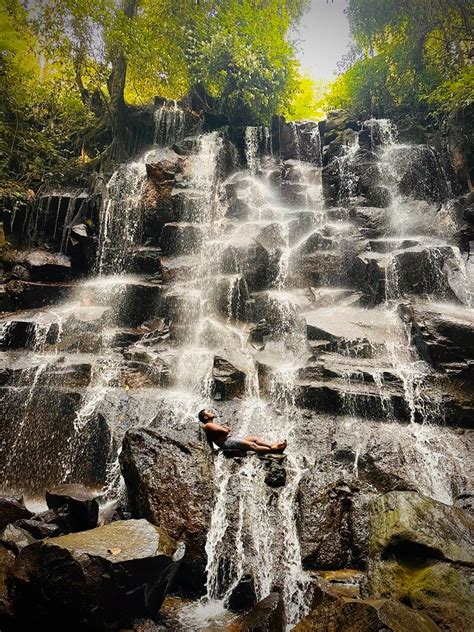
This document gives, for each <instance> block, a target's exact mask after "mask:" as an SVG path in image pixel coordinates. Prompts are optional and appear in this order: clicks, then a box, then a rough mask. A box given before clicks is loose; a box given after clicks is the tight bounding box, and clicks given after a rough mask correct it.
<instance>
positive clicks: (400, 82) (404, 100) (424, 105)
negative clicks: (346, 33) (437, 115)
mask: <svg viewBox="0 0 474 632" xmlns="http://www.w3.org/2000/svg"><path fill="white" fill-rule="evenodd" d="M348 18H349V23H350V26H351V31H352V34H353V36H354V39H355V43H356V49H357V53H356V55H355V59H354V61H353V63H352V64H351V65H350V68H349V69H347V70H346V72H345V73H343V74H342V75H341V76H340V77H339V78H338V79H337V80H336V82H335V84H334V86H333V89H332V90H331V91H330V93H329V95H328V101H329V103H330V105H333V106H334V105H343V107H346V108H348V109H351V110H352V111H354V112H363V113H364V114H369V115H370V114H380V113H385V114H392V115H395V116H396V115H397V113H398V114H401V113H403V112H410V113H411V114H415V115H416V113H417V112H419V113H420V114H424V115H426V113H427V112H429V111H430V108H431V106H432V105H436V106H437V107H440V108H443V107H444V106H445V104H446V103H447V101H449V103H450V106H449V107H453V106H454V103H453V101H454V99H453V98H452V96H448V95H450V94H451V95H452V92H450V87H453V86H454V85H456V86H459V85H460V83H461V81H462V78H464V79H466V78H468V77H469V73H470V71H469V68H470V59H469V55H470V53H471V52H472V46H473V32H472V21H471V18H472V8H470V7H469V3H466V2H465V1H464V0H348ZM443 86H444V88H443ZM471 86H472V84H471ZM467 92H470V97H469V96H468V94H467ZM462 98H463V101H464V102H466V101H467V100H469V98H472V89H471V90H468V91H466V90H464V91H463V97H462ZM446 99H447V101H446Z"/></svg>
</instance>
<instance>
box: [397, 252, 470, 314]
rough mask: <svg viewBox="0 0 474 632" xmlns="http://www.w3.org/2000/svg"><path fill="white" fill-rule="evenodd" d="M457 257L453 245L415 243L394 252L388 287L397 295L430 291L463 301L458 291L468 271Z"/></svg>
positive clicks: (436, 294)
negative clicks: (419, 244)
mask: <svg viewBox="0 0 474 632" xmlns="http://www.w3.org/2000/svg"><path fill="white" fill-rule="evenodd" d="M456 259H457V252H456V250H455V249H454V248H453V247H452V246H430V247H428V246H414V247H412V248H406V249H405V250H398V251H395V252H393V253H392V255H391V259H390V261H389V264H388V267H387V274H388V277H387V278H388V283H389V287H388V289H389V290H390V292H391V293H392V294H394V295H395V296H396V295H398V296H403V295H406V294H431V295H433V296H435V297H437V298H440V299H445V300H453V299H455V300H456V298H459V300H461V301H462V298H463V296H462V294H460V291H459V290H461V288H465V286H466V274H465V270H463V269H462V267H461V265H460V264H459V263H458V262H457V261H456ZM455 263H458V265H457V266H455V265H454V264H455ZM457 294H460V296H459V297H457ZM467 300H468V297H467V296H466V301H467ZM462 302H463V301H462Z"/></svg>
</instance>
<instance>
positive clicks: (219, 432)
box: [204, 421, 230, 448]
mask: <svg viewBox="0 0 474 632" xmlns="http://www.w3.org/2000/svg"><path fill="white" fill-rule="evenodd" d="M204 432H205V433H206V437H207V438H208V440H209V441H212V442H213V443H215V444H216V445H218V446H219V447H220V448H221V447H222V446H223V445H224V443H225V440H226V439H227V437H228V436H229V434H230V428H229V427H228V426H221V425H220V424H215V423H214V422H212V421H210V422H208V423H207V424H205V425H204Z"/></svg>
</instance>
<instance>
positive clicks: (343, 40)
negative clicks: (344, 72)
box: [298, 0, 350, 80]
mask: <svg viewBox="0 0 474 632" xmlns="http://www.w3.org/2000/svg"><path fill="white" fill-rule="evenodd" d="M346 7H347V2H346V0H311V8H310V10H309V11H308V12H307V13H305V14H304V15H303V17H302V19H301V23H300V26H299V28H298V35H299V39H300V40H301V43H300V46H299V51H298V59H299V60H300V61H301V66H302V68H303V69H304V70H305V71H307V72H309V73H310V74H311V75H312V76H313V77H314V78H315V79H327V80H332V79H334V76H335V73H336V71H337V63H338V62H339V61H341V58H342V57H343V55H345V54H346V53H347V50H348V45H349V43H350V35H349V23H348V21H347V16H346V14H345V13H344V9H345V8H346Z"/></svg>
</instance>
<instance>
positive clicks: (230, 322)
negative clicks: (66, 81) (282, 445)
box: [0, 100, 474, 632]
mask: <svg viewBox="0 0 474 632" xmlns="http://www.w3.org/2000/svg"><path fill="white" fill-rule="evenodd" d="M156 107H157V109H156V111H155V112H154V113H152V112H151V111H149V112H148V116H149V119H150V121H151V119H152V118H153V116H152V114H153V115H154V116H155V117H156V130H155V131H156V133H157V135H156V138H155V141H156V142H155V147H154V148H153V149H152V150H151V151H147V152H146V154H144V156H142V157H139V156H137V157H136V159H134V160H133V161H131V162H130V163H127V164H124V165H120V166H118V167H117V169H116V171H115V172H114V173H113V174H111V179H110V182H109V184H108V185H107V191H105V190H104V191H103V192H102V193H101V195H103V196H104V200H103V203H102V205H101V204H100V200H98V197H95V198H93V196H91V197H90V198H89V197H87V196H86V197H84V196H83V194H82V193H81V192H75V193H74V192H71V191H69V192H65V195H64V197H63V198H62V196H61V195H60V194H59V192H57V191H56V192H55V191H51V192H49V193H48V195H46V196H45V198H44V200H42V201H41V204H40V206H39V208H38V209H37V216H35V217H33V219H34V220H35V219H38V226H39V227H40V228H41V231H43V232H44V233H45V234H46V233H48V232H49V233H51V234H50V235H49V237H50V238H51V239H50V240H49V241H50V243H51V248H52V249H54V250H55V252H52V250H47V249H46V248H42V247H41V248H40V247H38V248H37V247H36V246H35V248H34V249H24V250H21V249H16V247H15V249H13V248H7V249H6V251H3V250H2V267H1V274H0V276H1V280H2V283H1V284H0V310H2V311H3V312H7V313H6V314H4V316H2V319H1V320H0V345H1V348H2V353H1V356H0V403H1V404H2V406H3V408H4V409H5V410H6V411H7V414H6V415H4V418H5V421H4V424H3V427H2V432H1V433H0V474H1V475H2V480H3V481H4V484H5V493H7V492H8V491H9V490H10V491H11V493H14V492H17V491H21V492H28V493H29V494H33V495H35V496H36V495H38V494H40V495H41V494H42V492H43V491H44V490H45V489H47V490H48V492H49V493H48V496H47V500H48V505H49V507H50V508H49V509H48V510H46V511H43V510H41V511H36V512H35V511H33V510H32V511H29V510H27V509H26V508H24V507H23V505H22V503H21V501H19V500H16V499H14V500H13V501H2V502H3V503H4V504H3V505H2V503H1V502H0V517H1V516H2V511H4V514H5V515H4V517H5V519H4V520H3V523H4V525H3V530H2V531H0V534H1V535H0V551H1V555H2V558H1V559H2V560H3V571H4V575H2V576H1V577H0V612H2V613H4V614H5V617H6V619H5V620H7V619H8V618H9V617H10V624H11V623H12V621H11V613H12V608H13V606H15V608H17V612H18V615H17V616H18V617H19V620H20V621H21V620H22V619H21V617H23V618H24V621H26V620H27V618H28V617H29V615H30V613H31V617H33V618H35V617H36V619H37V620H38V621H41V622H43V621H47V624H49V625H50V626H51V625H53V622H54V621H55V620H54V617H57V616H58V617H62V616H63V614H62V613H63V612H65V608H66V605H65V604H66V603H68V604H69V606H67V607H73V608H74V609H75V610H74V612H75V614H74V618H75V619H77V622H78V625H81V626H82V627H84V626H86V627H87V626H89V627H90V628H91V629H103V628H106V629H117V628H119V626H127V627H131V626H132V625H133V627H134V629H137V630H139V629H140V630H150V631H151V630H158V629H159V630H163V629H171V630H173V631H174V630H186V632H187V630H189V629H199V627H202V626H207V627H211V629H213V628H212V626H214V628H215V629H252V630H280V629H284V626H285V625H286V623H290V624H291V625H293V624H295V623H297V622H298V621H299V620H300V619H303V620H302V621H301V622H300V623H299V624H298V627H297V629H308V630H309V629H311V630H313V629H314V630H321V631H322V630H334V631H335V632H336V631H338V630H346V629H347V630H372V629H373V630H379V631H380V630H394V632H395V631H396V632H400V630H407V632H408V630H423V632H430V631H432V630H436V629H438V627H437V626H439V629H444V630H452V631H453V632H457V630H467V629H469V620H468V617H469V607H470V606H469V575H470V573H471V570H472V556H471V555H470V550H471V548H472V523H471V522H469V520H468V518H467V517H466V516H467V514H468V513H469V512H470V511H472V498H473V496H472V475H473V472H472V465H471V464H472V462H473V459H472V449H473V434H472V431H471V427H472V419H473V405H472V402H473V401H474V393H473V391H472V383H473V380H472V376H473V366H474V365H473V357H474V356H473V353H472V349H471V347H472V344H471V342H472V341H471V338H472V335H471V334H472V322H471V321H472V309H471V305H472V296H473V293H472V283H471V281H472V278H474V277H472V265H471V264H470V263H469V261H468V260H467V255H466V253H467V250H468V247H469V240H470V239H471V237H470V236H472V230H471V229H472V224H473V221H471V220H472V219H473V218H472V217H471V215H472V213H471V211H470V209H471V207H472V199H471V198H469V196H464V198H462V199H461V198H459V199H454V198H453V199H449V197H450V195H451V194H450V190H449V186H447V185H448V183H447V181H446V179H445V176H444V173H443V171H442V169H441V167H440V164H441V163H440V160H439V156H438V154H437V152H436V150H435V149H433V148H431V147H428V146H409V145H401V144H399V143H397V142H396V140H395V138H396V135H395V132H394V130H393V128H392V127H391V126H390V124H389V122H387V121H366V122H359V121H355V120H351V119H350V118H349V117H348V116H347V115H346V114H345V113H344V112H342V111H339V112H334V113H332V114H331V115H330V116H329V117H328V120H327V122H326V124H320V125H317V124H314V123H310V122H304V123H286V122H284V121H283V120H282V119H281V118H275V119H274V121H273V123H272V128H271V129H268V130H267V129H265V128H263V127H252V128H245V129H238V130H233V131H220V132H210V133H206V134H204V135H202V136H199V135H196V136H190V135H189V134H190V133H195V132H196V130H197V129H198V127H197V126H198V125H199V124H200V122H201V118H200V116H199V115H196V114H192V113H190V112H189V111H188V110H187V107H185V106H184V105H183V104H176V103H172V102H168V101H166V100H162V101H160V102H157V105H156ZM182 107H183V108H184V109H182ZM150 121H149V122H148V123H147V125H148V127H150V124H151V123H150ZM208 123H209V122H208ZM150 129H151V128H150ZM227 134H231V137H232V138H233V141H235V147H234V146H233V145H232V143H231V142H230V140H229V138H230V137H229V136H228V135H227ZM232 134H233V136H232ZM270 143H273V156H271V155H270ZM165 145H172V148H170V147H166V146H165ZM321 146H322V151H321ZM321 162H322V163H323V165H324V166H323V169H322V170H321V168H320V165H321ZM243 165H245V166H246V167H245V169H242V166H243ZM66 193H67V194H66ZM99 197H100V196H99ZM471 197H472V196H471ZM323 198H324V199H323ZM84 209H87V210H84ZM35 213H36V211H35ZM56 217H57V218H58V226H57V227H56V226H55V218H56ZM15 243H16V242H15ZM60 250H61V252H59V251H60ZM63 253H65V254H63ZM4 254H5V256H3V255H4ZM96 254H97V256H96ZM5 257H6V258H5ZM94 259H95V260H94ZM97 271H98V272H99V276H94V275H95V274H96V272H97ZM82 275H89V278H82ZM80 277H81V278H80ZM209 406H213V407H214V406H215V407H217V408H218V411H217V412H218V419H219V420H220V421H222V422H223V423H225V424H226V425H229V426H230V427H231V429H232V433H233V434H234V435H235V434H242V435H247V434H254V433H256V434H259V435H260V436H262V437H263V438H265V439H266V440H270V441H276V440H279V439H281V438H287V439H288V449H287V451H286V456H285V457H284V458H281V459H280V460H278V459H274V460H271V459H265V458H257V457H256V455H255V454H249V455H247V456H245V457H243V456H241V455H235V454H234V455H231V456H230V457H229V458H226V459H224V458H223V456H222V455H221V454H220V453H217V454H215V455H214V456H213V455H212V451H211V448H210V447H209V446H208V445H207V443H206V442H205V438H204V436H202V432H201V431H200V430H199V425H198V422H197V420H196V413H197V411H198V410H200V409H201V408H203V407H209ZM124 437H125V438H124ZM122 442H123V444H122ZM120 451H121V454H120V465H119V462H118V454H119V452H120ZM120 466H121V470H122V474H123V477H124V480H125V484H126V489H127V498H125V497H120V498H118V497H117V498H116V497H115V493H116V490H117V489H119V477H120ZM79 482H80V483H82V484H84V485H85V486H86V487H85V488H83V487H81V486H80V485H79V484H78V483H79ZM59 483H62V484H63V485H61V486H60V487H59V488H58V487H57V486H58V484H59ZM64 483H65V484H66V485H64ZM99 490H100V493H99ZM109 496H111V499H110V502H109ZM8 503H10V504H8ZM15 503H16V504H15ZM27 504H28V503H27ZM7 505H8V506H7ZM28 506H29V505H28ZM9 511H10V513H8V512H9ZM136 518H145V519H147V520H149V521H150V522H151V523H153V524H154V525H156V526H158V527H162V528H164V529H165V530H166V531H167V533H169V535H170V536H171V537H173V538H175V540H180V541H181V540H182V541H183V542H185V543H186V546H187V549H186V553H185V555H184V558H183V561H182V565H181V567H180V569H179V571H178V578H177V586H178V588H179V590H180V591H181V596H180V597H179V598H178V597H176V599H177V600H178V601H179V600H180V599H182V600H183V602H182V603H181V608H182V612H181V611H180V612H178V610H179V609H178V608H176V611H174V612H173V613H172V616H171V615H170V616H169V617H167V616H163V617H162V618H160V617H158V619H157V609H158V602H159V601H160V600H161V598H162V595H163V594H164V585H165V584H167V582H168V579H169V578H170V577H171V574H172V572H173V569H174V567H175V562H174V561H173V559H172V558H173V557H174V555H175V554H174V553H170V552H168V553H166V554H164V558H166V563H165V562H164V566H163V567H160V569H161V570H160V569H158V570H157V571H156V572H155V575H154V576H153V577H152V576H151V569H152V567H153V568H154V566H153V565H154V564H155V562H153V559H155V558H154V557H153V555H150V556H149V557H147V559H146V560H144V559H141V560H137V559H132V558H133V557H134V556H135V554H136V551H134V552H133V555H132V554H131V555H130V559H127V560H121V558H120V556H121V554H122V552H121V551H117V549H122V550H125V548H124V547H122V546H121V544H117V541H118V540H120V538H121V537H122V536H120V537H119V536H118V535H114V536H113V538H112V539H113V540H114V542H107V550H106V551H105V552H104V551H103V550H101V551H100V552H99V553H100V555H98V556H97V555H96V553H97V551H95V553H94V552H93V551H92V549H91V548H88V547H89V544H87V545H86V544H85V542H86V540H87V537H92V535H90V534H93V533H95V532H97V529H96V525H97V524H99V523H103V522H108V521H110V520H113V521H115V522H112V526H113V525H114V524H115V525H119V526H120V525H126V524H129V528H130V529H132V528H134V525H137V524H138V523H137V521H136V520H135V519H136ZM117 519H126V520H125V522H123V523H122V522H120V521H119V522H116V521H117ZM142 523H143V520H140V524H142ZM117 528H119V527H117ZM120 528H121V526H120ZM153 528H154V527H152V526H151V525H148V526H147V527H146V529H147V530H149V529H153ZM140 529H141V527H140ZM79 530H80V531H81V533H78V534H76V535H77V540H76V543H78V542H79V541H80V543H81V544H80V546H79V545H78V547H79V548H74V547H75V546H76V545H73V543H72V542H73V540H70V543H71V544H70V545H69V544H68V545H67V546H61V545H60V544H58V540H62V538H61V537H60V536H61V534H66V533H69V534H73V535H71V538H73V537H76V535H74V532H77V531H79ZM101 533H103V532H101ZM147 533H148V535H150V533H151V532H149V531H147ZM87 534H89V536H88V535H87ZM67 537H69V536H67ZM140 537H141V536H140ZM147 537H148V536H147ZM154 537H155V536H154V535H153V537H152V539H153V538H154ZM145 539H147V538H145ZM127 546H128V545H127ZM81 547H82V548H81ZM145 548H146V546H145ZM79 550H81V551H82V550H86V551H87V552H86V553H79V552H78V551H79ZM158 557H160V556H158ZM15 558H16V559H17V561H16V562H15ZM160 559H161V558H160ZM120 560H121V561H120ZM145 562H146V565H148V564H150V566H149V567H148V566H146V568H145V566H144V564H145ZM152 562H153V563H152ZM165 567H166V569H165ZM206 568H207V574H206ZM83 569H85V570H84V574H83V575H82V576H81V572H82V570H83ZM144 569H145V570H144ZM147 569H149V570H147ZM17 570H18V572H17ZM79 571H81V572H79ZM162 571H163V573H162ZM12 572H13V578H14V579H13V580H12V579H11V573H12ZM66 572H67V573H69V572H70V573H71V576H70V579H69V578H68V579H67V580H66V576H65V573H66ZM148 573H149V574H148ZM143 574H145V576H146V582H145V583H143V576H144V575H143ZM107 575H109V576H108V577H107ZM81 577H82V579H81ZM84 578H85V579H84ZM86 580H87V581H86ZM89 580H90V581H89ZM116 580H117V583H114V582H115V581H116ZM119 580H120V581H119ZM206 580H207V588H206ZM12 581H13V582H14V586H15V590H14V591H13V592H12V591H11V590H10V588H9V587H10V585H11V582H12ZM81 582H85V583H86V584H87V585H86V586H85V588H84V589H82V586H83V585H84V584H83V583H81ZM156 582H158V587H157V586H156ZM40 586H41V587H42V589H41V590H40ZM144 586H146V588H144ZM44 587H45V588H44ZM91 587H93V590H92V588H91ZM206 590H207V597H206V599H205V600H204V601H202V602H201V601H200V602H197V601H196V602H194V603H191V604H190V603H189V599H190V598H191V597H192V598H195V597H196V596H201V595H202V594H203V593H204V592H205V591H206ZM68 591H69V592H68ZM89 591H90V592H89ZM274 591H278V592H279V594H277V593H276V592H274ZM311 594H312V595H313V597H312V599H313V602H312V611H311V612H310V613H309V614H308V610H307V608H308V607H309V605H308V604H309V603H310V602H309V601H308V599H309V595H311ZM154 595H155V596H156V595H158V597H156V599H155V597H154ZM279 595H280V596H279ZM173 599H175V598H173ZM221 599H222V600H223V602H224V603H225V604H226V607H228V608H230V609H234V610H235V612H227V613H225V612H224V613H223V612H221V613H220V614H215V610H214V608H215V607H216V601H215V600H218V601H219V600H221ZM12 600H13V601H12ZM17 600H18V601H17ZM256 602H259V603H257V605H255V604H256ZM32 603H33V604H35V606H34V608H30V604H32ZM116 603H118V606H117V608H112V605H113V604H116ZM17 604H20V605H17ZM128 604H132V605H131V606H130V608H129V607H128ZM305 604H306V605H305ZM190 606H191V609H190V610H189V609H188V608H189V607H190ZM254 606H255V608H254ZM220 607H222V603H221V604H220ZM125 608H127V612H125ZM246 610H249V612H248V613H246V612H245V611H246ZM47 611H48V612H49V614H46V613H47ZM237 611H238V612H239V613H240V612H242V611H243V612H244V614H241V615H239V616H238V617H237V615H236V614H235V613H236V612H237ZM58 613H59V614H58ZM76 614H77V616H76ZM132 615H133V616H132ZM306 615H308V616H306ZM64 616H65V615H64ZM51 617H53V618H51ZM128 617H129V618H128ZM193 617H194V618H193ZM196 617H197V618H198V622H196ZM199 617H201V619H199ZM213 617H215V618H213ZM132 619H135V622H134V623H133V622H132ZM153 619H156V620H155V621H154V620H153ZM231 619H234V620H231ZM285 619H286V623H285ZM70 622H71V617H69V619H68V625H70ZM75 623H76V621H75V620H74V624H75ZM15 624H16V622H15ZM35 624H36V620H35V621H34V622H33V624H32V625H35ZM0 625H1V624H0ZM28 625H30V626H31V622H30V620H28ZM193 626H194V627H193ZM232 626H234V627H232ZM236 626H237V627H236ZM301 626H302V627H301ZM53 627H54V626H53ZM81 629H82V628H81Z"/></svg>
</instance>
